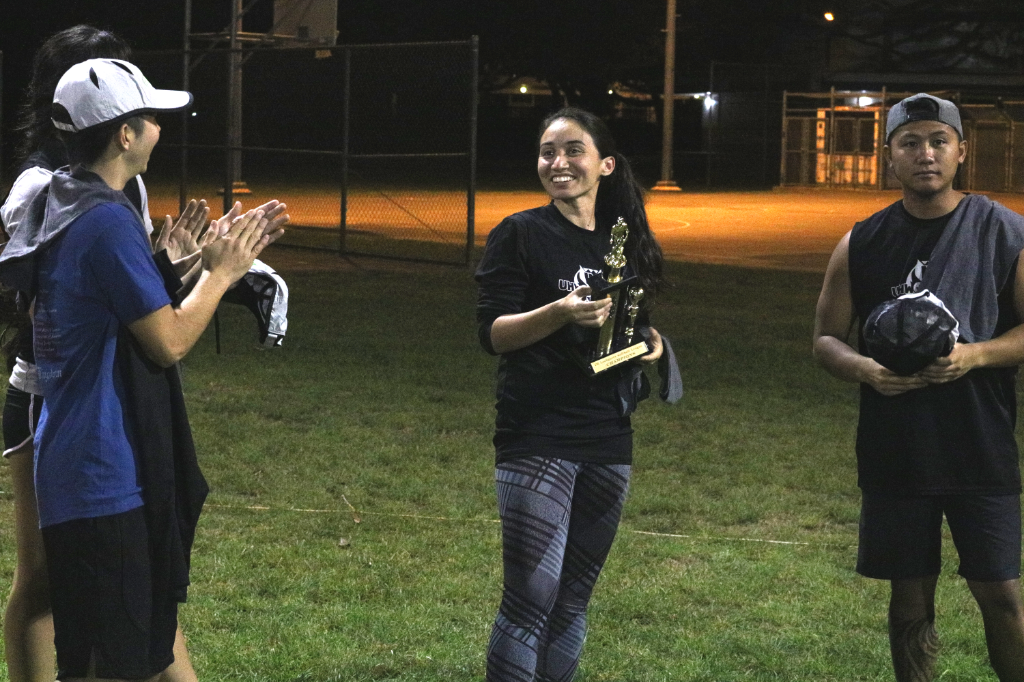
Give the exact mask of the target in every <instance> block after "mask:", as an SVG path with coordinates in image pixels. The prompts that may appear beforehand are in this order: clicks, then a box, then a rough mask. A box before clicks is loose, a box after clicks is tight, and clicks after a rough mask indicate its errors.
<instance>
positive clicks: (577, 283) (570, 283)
mask: <svg viewBox="0 0 1024 682" xmlns="http://www.w3.org/2000/svg"><path fill="white" fill-rule="evenodd" d="M600 272H601V271H600V270H594V269H592V268H585V267H583V266H582V265H581V266H580V269H579V270H577V271H576V274H575V275H573V278H572V279H560V280H558V288H559V289H561V290H562V291H575V290H576V289H579V288H580V287H588V286H590V277H591V276H593V275H597V274H599V273H600ZM587 300H590V297H589V296H587Z"/></svg>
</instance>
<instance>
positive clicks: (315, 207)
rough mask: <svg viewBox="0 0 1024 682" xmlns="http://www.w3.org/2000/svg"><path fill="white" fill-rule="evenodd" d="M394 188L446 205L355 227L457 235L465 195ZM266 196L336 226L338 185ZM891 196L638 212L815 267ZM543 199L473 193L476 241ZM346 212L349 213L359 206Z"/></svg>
mask: <svg viewBox="0 0 1024 682" xmlns="http://www.w3.org/2000/svg"><path fill="white" fill-rule="evenodd" d="M402 195H403V198H404V199H406V200H408V202H409V205H410V206H412V207H414V211H415V212H416V213H420V212H421V209H422V208H423V207H426V206H430V205H431V203H433V204H434V205H442V204H443V205H447V206H448V207H449V209H448V211H447V213H446V216H445V217H444V218H443V219H440V218H436V217H428V219H427V221H426V222H428V223H433V225H431V227H434V226H435V225H436V229H432V230H424V229H423V222H424V221H419V224H417V221H414V220H411V219H410V218H409V217H408V216H403V215H402V214H401V213H400V212H395V215H394V218H393V219H392V220H389V221H387V223H388V224H381V223H379V222H374V223H371V222H369V221H367V222H365V223H362V224H357V225H355V226H354V228H355V229H356V230H361V231H363V232H375V231H378V230H379V231H381V233H382V234H385V233H386V235H387V236H388V237H392V238H393V237H396V236H399V235H403V234H406V233H407V234H408V235H409V237H410V238H416V239H424V238H426V239H440V240H445V241H451V242H452V243H454V244H458V243H463V240H464V239H465V237H464V234H465V233H464V230H465V222H464V217H463V216H464V214H462V213H460V211H461V210H462V209H460V208H459V206H460V202H464V200H465V196H464V195H461V196H460V195H459V194H458V193H457V192H434V193H431V192H409V191H406V192H402ZM406 195H407V196H406ZM274 196H275V198H279V199H281V200H283V201H285V202H286V203H288V204H289V213H291V215H292V218H293V221H295V222H296V223H297V224H300V225H306V226H310V227H319V228H321V229H324V230H331V229H334V228H333V227H332V226H334V225H337V222H338V215H339V214H338V211H337V209H336V208H335V207H336V203H334V202H336V197H337V194H336V193H334V192H333V191H331V190H329V189H325V190H323V191H322V192H317V191H316V190H315V189H311V188H301V189H299V188H296V189H294V190H289V189H287V188H281V187H278V188H275V191H274ZM899 196H900V195H899V192H895V191H887V192H880V191H861V190H857V191H853V190H780V191H769V192H706V193H691V192H651V193H650V194H649V196H648V203H647V211H648V215H649V216H650V219H651V224H652V226H653V228H654V231H655V233H656V234H657V236H658V240H659V241H660V242H661V245H662V248H663V249H664V250H665V254H666V256H667V257H668V258H671V259H674V260H680V261H687V262H698V263H717V264H729V265H738V266H743V267H756V268H772V269H779V270H799V271H805V272H824V270H825V266H826V265H827V264H828V258H829V255H830V254H831V252H832V249H833V248H834V247H835V245H836V243H837V242H838V241H839V239H840V238H841V237H842V236H843V234H845V233H846V232H847V231H848V230H849V229H850V228H851V227H852V226H853V224H854V223H855V222H856V221H858V220H861V219H863V218H866V217H867V216H869V215H871V214H872V213H874V212H875V211H877V210H879V209H881V208H883V207H885V206H887V205H888V204H890V203H892V202H893V201H896V200H897V199H898V198H899ZM267 198H269V195H268V196H266V197H263V196H259V195H257V196H254V197H250V198H248V201H246V202H245V203H246V204H247V205H251V204H254V203H257V202H258V201H264V200H265V199H267ZM992 198H993V199H995V200H996V201H999V202H1000V203H1003V204H1005V205H1006V206H1008V207H1009V208H1011V209H1013V210H1015V211H1017V212H1018V213H1024V195H1022V194H1001V195H992ZM431 199H433V201H431ZM375 200H376V201H380V199H375ZM214 201H216V199H215V198H214ZM546 201H547V196H546V195H545V194H544V193H543V192H500V191H485V192H478V193H477V195H476V242H477V243H478V244H483V243H484V241H485V240H486V238H487V233H488V232H489V231H490V229H491V228H492V227H494V226H495V225H497V224H498V223H499V222H500V221H501V219H502V218H504V217H505V216H507V215H509V214H510V213H515V212H516V211H521V210H523V209H527V208H532V207H534V206H539V205H542V204H543V203H545V202H546ZM332 203H333V206H332ZM462 205H464V204H462ZM151 208H152V213H153V214H154V215H159V214H161V213H169V212H175V213H176V209H177V198H176V195H173V196H171V195H170V193H169V192H167V193H165V192H160V191H159V190H158V191H154V192H153V197H152V200H151ZM371 212H372V211H371ZM426 213H429V210H426ZM350 215H351V214H350ZM435 216H436V214H435ZM353 217H355V218H358V214H356V215H355V216H353ZM435 219H436V220H437V222H436V223H435V222H434V220H435ZM425 235H426V236H425Z"/></svg>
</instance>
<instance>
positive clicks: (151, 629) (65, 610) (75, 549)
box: [43, 507, 178, 680]
mask: <svg viewBox="0 0 1024 682" xmlns="http://www.w3.org/2000/svg"><path fill="white" fill-rule="evenodd" d="M43 543H44V544H45V546H46V563H47V569H48V573H49V576H50V599H51V601H52V604H53V629H54V634H55V637H54V643H55V644H56V646H57V679H58V680H63V679H65V678H69V677H86V676H87V674H88V672H89V663H90V660H92V659H93V657H95V663H96V670H95V673H96V677H99V678H113V679H124V680H140V679H146V678H149V677H152V676H153V675H156V674H157V673H159V672H160V671H162V670H163V669H164V668H166V667H167V666H169V665H170V664H171V663H172V662H173V661H174V654H173V648H174V635H175V632H176V630H177V626H178V604H177V602H176V601H175V600H174V599H173V598H172V597H171V596H170V595H154V594H153V589H152V582H153V581H152V574H151V569H150V559H149V539H148V536H147V534H146V520H145V517H144V514H143V510H142V508H141V507H139V508H137V509H133V510H131V511H128V512H124V513H123V514H114V515H112V516H100V517H97V518H92V519H76V520H74V521H67V522H65V523H59V524H57V525H54V526H48V527H46V528H43Z"/></svg>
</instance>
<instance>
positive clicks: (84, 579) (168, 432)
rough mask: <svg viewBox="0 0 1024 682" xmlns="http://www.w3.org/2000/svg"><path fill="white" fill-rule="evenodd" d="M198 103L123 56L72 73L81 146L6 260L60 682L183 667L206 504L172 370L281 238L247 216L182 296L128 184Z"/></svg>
mask: <svg viewBox="0 0 1024 682" xmlns="http://www.w3.org/2000/svg"><path fill="white" fill-rule="evenodd" d="M190 103H191V95H190V94H189V93H187V92H181V91H169V90H157V89H155V88H153V87H152V85H150V83H149V82H148V81H147V80H146V79H145V77H144V76H143V75H142V73H141V72H140V71H139V70H138V69H137V68H136V67H135V66H134V65H132V64H130V63H129V62H126V61H123V60H117V59H92V60H88V61H86V62H82V63H80V64H77V65H75V66H73V67H72V68H71V69H69V70H68V72H67V73H66V74H65V75H64V76H63V77H62V78H61V80H60V82H59V83H58V85H57V88H56V92H55V96H54V107H53V118H54V123H55V125H57V126H58V127H59V128H61V129H62V130H65V131H67V132H68V133H70V135H69V137H68V148H69V154H70V157H71V161H72V165H71V168H70V169H61V170H58V171H56V172H55V173H54V174H53V177H52V178H51V180H50V182H49V185H48V187H47V188H46V191H45V192H41V193H40V194H39V195H37V196H36V197H34V198H33V199H32V202H31V206H30V207H29V209H28V212H27V218H26V220H27V221H29V222H32V221H35V222H36V223H37V224H36V225H35V226H34V229H26V230H18V231H17V232H15V234H14V235H13V236H12V238H11V241H10V242H9V243H8V244H7V246H6V247H5V249H4V252H3V254H2V255H0V281H3V283H4V284H6V285H8V286H10V287H13V288H15V289H17V290H19V291H25V292H28V293H29V294H30V295H31V296H33V297H34V321H33V331H34V334H35V355H36V362H37V365H38V368H39V384H40V387H41V389H42V392H43V395H44V397H45V402H44V407H43V411H42V415H41V417H40V421H39V427H38V430H37V431H36V439H35V444H36V493H37V499H38V504H39V520H40V526H41V528H42V533H43V540H44V545H45V549H46V559H47V565H48V572H49V576H50V597H51V602H52V607H53V620H54V631H55V644H56V649H57V667H58V679H60V680H69V679H124V680H136V679H150V678H154V677H155V676H157V675H159V674H160V673H161V672H162V671H164V670H165V669H167V668H168V666H170V665H171V663H172V662H173V660H174V657H173V653H172V648H173V644H174V637H175V630H176V627H177V604H178V603H179V602H182V601H184V598H185V592H186V587H187V585H188V564H189V551H190V548H191V543H192V539H193V537H194V529H195V523H196V521H197V518H198V514H199V510H200V509H201V507H202V503H203V499H204V498H205V494H206V491H207V488H206V483H205V481H204V480H203V478H202V474H201V473H200V472H199V470H198V466H197V464H196V461H195V452H194V448H193V445H192V441H191V434H190V431H189V428H188V422H187V417H186V416H185V411H184V404H183V400H182V396H181V386H180V382H179V379H178V374H177V369H176V367H175V363H176V362H177V361H178V360H180V359H181V357H182V356H183V355H184V354H185V353H187V352H188V350H189V349H190V348H191V347H192V345H193V344H194V343H195V342H196V340H197V339H198V337H199V336H200V334H201V333H202V332H203V330H204V329H205V327H206V325H207V324H208V322H209V320H210V318H211V317H212V315H213V312H214V310H215V309H216V306H217V303H218V302H219V300H220V298H221V296H222V295H223V294H224V292H225V291H226V290H227V289H228V287H229V286H230V285H231V284H232V283H234V282H235V281H237V280H238V279H239V278H240V277H242V276H243V275H245V273H246V272H247V271H248V269H249V267H250V265H251V264H252V262H253V259H254V258H255V256H256V255H258V254H259V253H260V251H261V250H262V249H263V247H264V246H265V245H266V244H267V243H269V242H270V241H271V240H272V239H273V237H274V232H275V231H277V230H279V223H278V222H276V221H273V220H270V219H269V218H268V217H267V216H266V215H265V214H264V211H262V210H259V211H249V212H248V213H246V214H245V215H244V216H242V217H241V218H239V219H238V220H236V221H235V222H234V223H233V224H232V225H231V226H230V228H229V229H227V231H226V234H224V235H223V236H220V237H219V238H217V239H214V240H211V241H210V243H208V244H206V245H205V246H204V247H203V249H202V273H201V274H200V276H199V279H198V282H197V283H196V284H195V286H194V288H193V289H192V290H191V292H190V293H189V294H188V296H187V297H185V299H184V300H182V301H176V300H175V298H174V297H175V295H176V292H177V291H178V290H179V288H180V287H179V284H180V282H177V281H175V278H174V272H173V268H171V267H169V266H170V263H169V262H164V263H163V264H162V266H161V265H158V263H157V261H156V260H155V259H154V257H153V255H152V252H151V249H150V244H149V240H148V238H147V235H146V232H145V230H144V228H143V224H142V219H141V216H140V215H139V213H138V211H137V210H136V209H135V207H134V206H133V205H132V204H131V202H129V201H128V200H127V198H126V197H125V195H124V193H123V192H122V189H123V188H124V187H125V184H126V183H127V182H128V181H129V180H130V179H131V178H133V177H135V176H136V175H138V174H139V173H141V172H143V171H145V170H146V167H147V164H148V162H149V156H150V153H151V152H152V150H153V147H154V146H155V144H156V143H157V141H158V139H159V135H160V128H159V125H158V124H157V122H156V119H155V115H156V114H158V113H160V112H170V111H178V110H181V109H183V108H185V107H187V106H188V105H189V104H190ZM218 236H219V235H218Z"/></svg>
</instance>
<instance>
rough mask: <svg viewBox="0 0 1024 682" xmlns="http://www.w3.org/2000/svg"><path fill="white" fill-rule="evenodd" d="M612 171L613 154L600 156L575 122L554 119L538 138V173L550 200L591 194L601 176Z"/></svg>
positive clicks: (595, 194) (584, 132) (570, 198)
mask: <svg viewBox="0 0 1024 682" xmlns="http://www.w3.org/2000/svg"><path fill="white" fill-rule="evenodd" d="M613 170H615V157H612V156H607V157H605V158H603V159H602V158H601V155H600V153H599V152H598V150H597V146H596V145H595V144H594V140H593V138H592V137H591V136H590V133H588V132H587V131H586V130H584V129H583V128H582V127H581V126H580V125H579V124H578V123H576V121H573V120H572V119H568V118H559V119H556V120H555V121H554V122H552V123H551V125H549V126H548V128H547V130H545V131H544V134H543V135H541V138H540V153H539V154H538V156H537V175H539V176H540V182H541V184H542V185H543V186H544V189H545V191H547V193H548V194H549V195H550V196H551V198H552V199H555V200H561V201H573V200H576V199H579V198H580V197H583V196H587V195H591V194H592V195H593V199H594V200H596V198H597V188H598V185H599V184H600V182H601V177H602V176H605V175H610V174H611V172H612V171H613Z"/></svg>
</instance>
